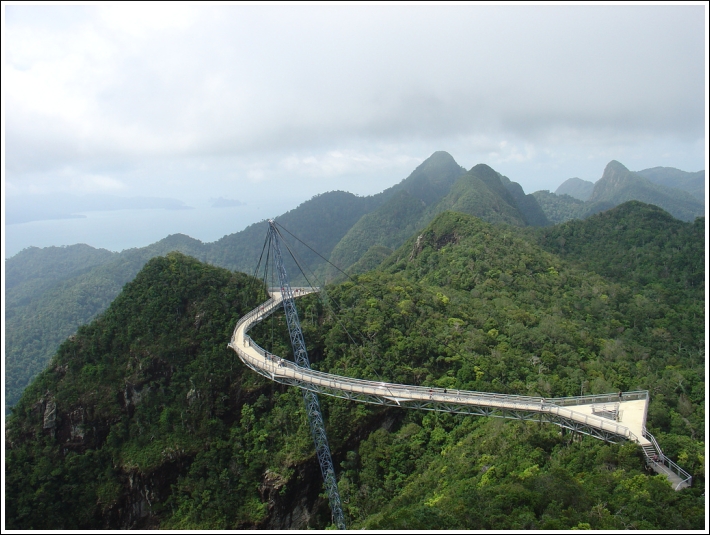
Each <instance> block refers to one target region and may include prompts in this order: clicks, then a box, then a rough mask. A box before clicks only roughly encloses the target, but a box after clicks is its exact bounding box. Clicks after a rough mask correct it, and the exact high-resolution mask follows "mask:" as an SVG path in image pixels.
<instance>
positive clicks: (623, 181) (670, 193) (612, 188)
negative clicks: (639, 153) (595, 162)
mask: <svg viewBox="0 0 710 535" xmlns="http://www.w3.org/2000/svg"><path fill="white" fill-rule="evenodd" d="M633 200H635V201H641V202H645V203H648V204H655V205H656V206H659V207H661V208H663V209H664V210H665V211H666V212H668V213H669V214H671V215H672V216H673V217H676V218H678V219H682V220H683V221H692V220H693V219H695V218H696V217H699V216H702V215H704V214H705V208H704V206H703V203H701V202H699V200H698V199H696V198H695V197H693V196H692V195H691V194H689V193H687V192H685V191H682V190H678V189H673V188H667V187H665V186H660V185H658V184H654V183H653V182H651V181H650V180H648V179H646V178H644V177H642V176H641V175H639V174H638V173H632V172H631V171H629V170H628V169H627V168H626V167H624V166H623V165H622V164H620V163H619V162H617V161H615V160H612V161H611V162H609V163H608V164H607V166H606V168H605V169H604V174H603V175H602V177H601V178H600V179H599V180H598V181H597V182H596V183H595V184H594V191H593V192H592V195H591V196H590V197H589V201H588V202H589V203H590V204H592V205H594V204H595V203H599V202H611V203H614V204H615V205H617V204H621V203H623V202H626V201H633Z"/></svg>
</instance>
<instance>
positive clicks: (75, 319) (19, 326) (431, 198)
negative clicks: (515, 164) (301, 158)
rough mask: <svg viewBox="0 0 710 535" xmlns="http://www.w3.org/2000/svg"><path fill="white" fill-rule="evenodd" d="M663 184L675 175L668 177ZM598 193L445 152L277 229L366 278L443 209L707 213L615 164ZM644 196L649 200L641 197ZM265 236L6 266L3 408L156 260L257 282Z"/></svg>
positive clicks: (525, 215)
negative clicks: (515, 178) (530, 183)
mask: <svg viewBox="0 0 710 535" xmlns="http://www.w3.org/2000/svg"><path fill="white" fill-rule="evenodd" d="M662 169H665V168H662ZM647 171H654V170H647ZM654 173H655V174H656V175H659V173H660V172H658V171H655V172H654ZM664 173H665V174H664ZM652 174H653V173H652ZM661 175H662V176H669V175H668V172H666V171H663V172H662V173H660V175H659V176H661ZM703 176H704V175H703ZM638 184H641V185H642V186H643V188H641V190H639V189H638V188H637V187H636V186H637V185H638ZM597 186H598V187H599V191H598V192H597V193H595V195H596V196H597V197H595V199H594V200H592V201H589V202H586V203H583V204H581V205H578V204H576V201H575V200H574V199H572V198H571V197H564V196H561V197H560V196H556V195H553V194H550V193H549V192H548V193H547V194H545V193H544V192H536V193H535V194H533V195H526V194H525V193H524V191H523V190H522V188H521V187H520V185H519V184H517V183H515V182H512V181H511V180H510V179H508V178H507V177H505V176H503V175H501V174H500V173H498V172H496V171H495V170H493V169H492V168H490V167H489V166H487V165H485V164H479V165H477V166H475V167H473V168H472V169H471V170H469V171H468V172H466V171H465V170H464V169H463V168H462V167H461V166H459V165H458V164H457V163H456V162H455V160H454V159H453V158H452V157H451V156H450V155H449V154H448V153H446V152H443V151H439V152H435V153H434V154H433V155H432V156H431V157H429V158H428V159H427V160H425V161H424V162H423V163H422V164H421V165H420V166H418V167H417V169H415V170H414V171H413V172H412V174H411V175H410V176H409V177H407V178H406V179H404V180H402V181H401V182H400V183H399V184H396V185H394V186H392V187H390V188H388V189H386V190H384V191H383V192H381V193H379V194H377V195H373V196H368V197H358V196H356V195H353V194H351V193H346V192H342V191H336V192H329V193H324V194H322V195H318V196H316V197H314V198H312V199H310V200H309V201H306V202H304V203H302V204H301V205H299V206H298V207H297V208H295V209H293V210H291V211H289V212H287V213H285V214H283V215H281V216H279V217H277V218H276V220H277V221H278V222H279V223H281V224H282V225H283V226H284V227H285V228H286V229H288V230H289V231H291V232H292V233H293V234H295V235H296V236H299V237H302V238H303V239H304V240H305V241H307V243H308V244H309V245H310V246H311V247H313V248H314V249H315V250H316V251H318V253H320V255H322V256H323V257H324V258H329V259H330V261H332V262H333V263H334V264H335V265H337V266H339V267H340V268H341V269H343V270H347V271H351V272H353V273H362V272H364V271H367V270H369V269H372V268H374V267H375V266H376V265H377V264H378V263H379V262H381V261H382V260H383V258H384V257H385V256H386V255H387V254H389V253H390V252H391V251H392V250H394V249H396V248H397V247H399V246H400V245H401V244H402V243H403V242H404V241H405V240H406V239H407V238H409V237H410V236H411V235H413V234H416V233H417V232H418V231H419V230H421V229H423V228H424V227H425V226H426V225H427V224H428V223H429V222H430V221H432V219H433V218H434V217H435V216H436V215H437V214H439V213H441V212H443V211H446V210H451V211H457V212H461V213H466V214H469V215H475V216H477V217H480V218H482V219H483V220H485V221H488V222H491V223H499V224H500V223H508V224H513V225H516V226H526V225H531V226H544V225H548V224H549V223H550V222H552V223H559V222H562V221H567V220H569V219H574V218H577V219H583V218H585V217H588V216H589V215H591V214H594V213H597V212H600V211H603V210H607V209H609V208H611V207H613V206H615V205H616V204H619V202H622V201H623V200H624V199H625V198H626V197H629V198H638V199H641V200H644V201H645V202H652V203H656V202H657V203H658V204H659V205H660V206H666V209H668V210H670V208H669V207H668V206H670V207H672V208H674V209H677V210H676V212H671V213H674V214H675V215H676V217H681V219H683V218H684V217H685V216H688V218H689V219H692V217H691V216H692V214H695V213H702V210H700V212H698V206H699V205H698V204H697V203H695V204H694V205H688V204H687V203H686V202H685V201H684V200H683V199H680V200H678V199H679V197H677V196H673V195H670V196H669V195H668V194H667V193H668V191H671V193H672V190H669V189H664V188H663V187H662V186H657V185H655V184H653V183H651V182H650V181H648V180H646V179H645V178H643V177H642V176H640V175H639V174H636V173H631V172H629V171H628V170H627V169H626V168H625V167H623V166H622V165H621V164H618V162H612V163H610V164H609V166H607V170H605V175H604V177H602V179H600V180H599V181H598V183H597ZM644 188H645V189H644ZM654 188H655V189H654ZM595 191H596V190H595ZM638 191H642V193H643V192H645V193H643V195H640V194H638ZM676 191H677V190H676ZM646 193H647V195H646ZM679 193H680V194H681V195H685V196H686V197H687V196H688V195H689V194H686V193H685V192H679ZM685 200H687V198H685ZM666 201H667V202H666ZM663 203H666V204H663ZM668 203H670V205H669V204H668ZM689 207H690V208H689ZM546 214H547V215H546ZM678 214H681V215H678ZM264 235H265V223H264V222H261V223H257V224H254V225H250V226H249V227H247V228H246V229H244V230H243V231H241V232H237V233H234V234H231V235H228V236H225V237H223V238H222V239H220V240H217V241H216V242H213V243H202V242H200V241H199V240H194V239H192V238H189V237H187V236H183V235H174V236H169V237H167V238H165V239H164V240H161V241H160V242H157V243H155V244H153V245H150V246H148V247H144V248H140V249H131V250H127V251H123V252H121V253H111V252H109V251H100V250H96V249H93V248H90V247H88V246H72V247H66V248H48V249H37V248H30V249H27V250H25V251H23V252H22V253H20V254H18V255H16V256H15V257H13V258H10V259H8V260H6V262H5V265H6V272H7V274H8V275H7V280H6V281H5V284H6V287H5V288H6V295H7V300H6V310H5V314H6V337H5V351H6V383H5V392H6V407H8V406H12V405H13V404H14V403H15V402H16V401H17V399H18V396H19V394H20V393H21V392H22V389H23V388H25V386H26V385H27V384H28V383H29V381H30V380H31V379H32V378H33V377H34V376H35V375H37V373H39V372H40V371H41V370H42V369H43V368H44V367H45V366H46V364H47V362H48V361H49V358H50V357H51V355H52V354H53V353H54V351H55V350H56V348H57V347H58V345H59V343H60V342H61V341H62V340H64V339H65V338H66V337H67V336H69V335H71V334H72V333H74V332H75V331H76V329H77V327H78V326H80V325H83V324H85V323H87V322H88V321H89V320H90V319H91V318H93V317H94V316H95V315H96V314H98V313H99V312H101V311H102V310H104V309H105V308H106V306H108V304H109V303H110V302H111V301H112V300H113V299H114V298H115V297H116V295H118V292H119V290H120V288H121V287H122V286H123V285H124V284H125V283H126V282H128V281H130V280H132V278H133V277H134V276H135V274H136V273H137V272H138V271H139V270H140V268H141V267H142V266H143V265H144V264H145V262H147V261H148V260H149V259H150V258H153V257H155V256H157V255H163V254H165V253H167V252H169V251H171V250H177V251H180V252H183V253H185V254H189V255H192V256H194V257H195V258H198V259H199V260H202V261H204V262H208V263H210V264H213V265H217V266H221V267H225V268H227V269H231V270H239V271H243V272H247V273H249V274H251V273H253V270H254V269H255V267H256V265H257V262H258V260H259V257H260V254H261V251H262V246H263V240H264ZM284 238H285V239H286V240H287V241H290V247H291V248H292V249H293V250H294V251H295V252H296V254H297V255H298V256H299V258H300V259H301V261H302V263H303V264H304V265H308V266H310V268H311V270H312V273H309V274H308V276H309V278H312V276H313V274H314V273H316V274H318V276H319V277H320V278H322V279H326V280H334V278H335V277H336V276H337V274H338V272H337V271H336V270H330V271H326V269H325V267H326V261H325V260H324V258H321V257H319V256H318V255H316V254H315V253H314V252H313V251H311V250H310V249H309V248H308V247H306V246H304V245H302V244H300V243H298V242H297V241H296V240H294V239H293V238H292V237H291V236H288V235H285V236H284ZM286 267H287V270H288V272H289V273H292V274H294V282H295V283H297V284H303V283H306V282H307V281H306V280H305V278H304V277H300V278H299V275H298V274H299V271H298V270H297V269H296V265H295V264H294V263H293V262H290V261H289V262H288V263H287V266H286ZM6 410H7V409H6Z"/></svg>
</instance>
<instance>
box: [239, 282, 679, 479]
mask: <svg viewBox="0 0 710 535" xmlns="http://www.w3.org/2000/svg"><path fill="white" fill-rule="evenodd" d="M317 290H318V289H317V288H294V289H293V290H292V291H293V295H294V297H296V298H297V297H301V296H303V295H307V294H308V293H312V292H314V291H317ZM270 293H271V298H270V299H269V300H268V301H266V302H264V303H262V304H261V305H259V306H258V307H257V308H255V309H254V310H252V311H251V312H249V313H248V314H247V315H245V316H244V317H242V318H241V319H240V320H239V322H238V323H237V326H236V328H235V329H234V334H233V335H232V339H231V341H230V343H229V344H228V346H229V347H231V348H232V349H233V350H234V351H236V353H237V355H238V356H239V358H240V359H241V360H242V361H243V362H244V363H245V364H246V365H247V366H249V367H250V368H251V369H252V370H254V371H256V372H257V373H259V374H261V375H263V376H264V377H267V378H268V379H270V380H272V381H275V382H278V383H283V384H287V385H294V386H297V387H299V388H303V389H306V390H311V391H313V392H317V393H320V394H325V395H328V396H335V397H340V398H344V399H351V400H354V401H359V402H364V403H374V404H378V405H391V406H399V407H405V408H411V409H422V410H432V411H441V412H451V413H459V414H471V415H478V416H493V417H498V418H512V419H518V420H533V421H540V422H547V423H551V424H555V425H558V426H560V427H562V428H564V429H569V430H571V431H575V432H578V433H584V434H587V435H590V436H593V437H595V438H598V439H601V440H605V441H608V442H620V441H621V440H630V441H633V442H636V443H638V444H639V445H641V447H642V448H643V451H644V454H645V456H646V460H647V463H648V464H649V466H651V467H652V468H653V469H654V470H655V471H656V472H659V473H663V474H665V475H666V476H667V477H668V479H669V480H670V481H671V483H672V484H673V486H674V487H675V488H676V489H679V488H683V487H685V486H688V485H690V480H691V478H690V475H689V474H687V473H686V472H684V471H683V470H682V469H680V467H678V466H677V465H675V464H674V463H672V461H670V459H667V458H666V457H665V456H664V455H663V452H662V451H661V450H660V448H659V447H658V444H657V443H656V441H655V439H654V438H653V436H652V435H650V434H649V433H648V432H647V431H646V428H645V424H646V412H647V409H648V391H645V390H644V391H635V392H621V393H614V394H602V395H592V396H576V397H566V398H541V397H533V396H516V395H508V394H496V393H490V392H474V391H469V390H451V389H444V388H430V387H423V386H413V385H404V384H394V383H383V382H379V381H371V380H365V379H355V378H351V377H343V376H340V375H333V374H330V373H323V372H319V371H316V370H311V369H308V368H302V367H300V366H297V365H296V364H295V363H293V362H291V361H287V360H285V359H283V358H281V357H279V356H277V355H272V354H270V353H268V352H267V351H265V350H264V349H263V348H261V347H259V346H258V345H257V344H256V343H255V342H254V340H252V339H251V338H250V337H249V336H248V334H247V332H248V331H249V329H251V327H253V326H254V325H255V324H256V323H258V322H260V321H262V320H263V319H264V318H266V317H267V316H269V315H270V314H271V313H272V312H274V311H275V310H276V309H277V308H278V307H279V306H280V305H281V303H282V301H283V296H282V293H281V291H279V290H272V291H270ZM671 465H672V466H671Z"/></svg>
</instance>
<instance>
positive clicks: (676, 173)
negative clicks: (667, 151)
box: [637, 167, 705, 203]
mask: <svg viewBox="0 0 710 535" xmlns="http://www.w3.org/2000/svg"><path fill="white" fill-rule="evenodd" d="M637 173H638V174H639V175H641V176H642V177H644V178H647V179H649V180H650V181H651V182H653V183H654V184H660V185H661V186H665V187H667V188H677V189H682V190H683V191H687V192H688V193H690V194H691V195H693V197H695V198H696V199H697V200H698V201H701V202H703V203H704V202H705V171H696V172H695V173H688V172H687V171H681V170H680V169H676V168H675V167H652V168H650V169H644V170H643V171H637Z"/></svg>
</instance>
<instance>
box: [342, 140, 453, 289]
mask: <svg viewBox="0 0 710 535" xmlns="http://www.w3.org/2000/svg"><path fill="white" fill-rule="evenodd" d="M465 172H466V170H465V169H464V168H463V167H461V166H460V165H459V164H457V163H456V161H455V160H454V159H453V158H452V157H451V155H450V154H448V153H447V152H443V151H439V152H435V153H434V154H432V155H431V156H430V157H429V158H428V159H427V160H426V161H424V162H423V163H422V164H421V165H420V166H419V167H417V168H416V169H415V170H414V172H412V174H411V175H409V177H407V178H406V179H404V180H403V181H402V182H400V183H399V184H397V185H396V186H393V187H392V188H390V189H388V190H386V191H384V192H383V193H382V194H380V195H382V196H383V197H386V198H387V200H386V201H385V202H384V203H382V204H381V205H380V206H379V207H378V208H376V209H375V210H373V211H372V212H370V213H368V214H365V215H364V216H363V217H362V218H360V220H358V221H357V222H356V223H355V224H354V225H353V226H352V227H351V228H350V230H349V231H348V232H347V234H346V235H345V236H344V237H343V238H342V239H341V240H340V242H339V243H338V244H337V245H336V246H335V247H334V248H333V251H332V254H330V261H331V262H333V263H334V264H335V265H336V266H339V267H340V268H341V269H347V268H348V267H349V266H351V265H352V264H354V263H355V262H357V261H358V260H359V259H360V258H361V257H362V256H363V255H364V254H365V253H366V252H367V251H368V250H369V249H370V248H371V247H373V246H381V247H389V248H393V247H398V246H399V245H401V244H402V243H403V242H404V240H406V239H407V238H408V237H409V236H411V235H412V233H414V232H415V231H416V230H418V229H419V228H422V227H423V226H424V225H425V224H426V221H425V219H426V218H425V217H424V214H425V211H426V210H427V208H429V207H431V206H433V205H436V204H437V203H438V202H439V201H440V200H441V199H442V198H443V197H444V196H445V195H446V194H447V193H448V192H449V191H450V190H451V187H452V185H453V184H454V183H455V182H456V180H457V179H458V178H459V177H460V176H461V175H462V174H463V173H465ZM329 275H330V276H335V273H334V272H332V271H331V272H329Z"/></svg>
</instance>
